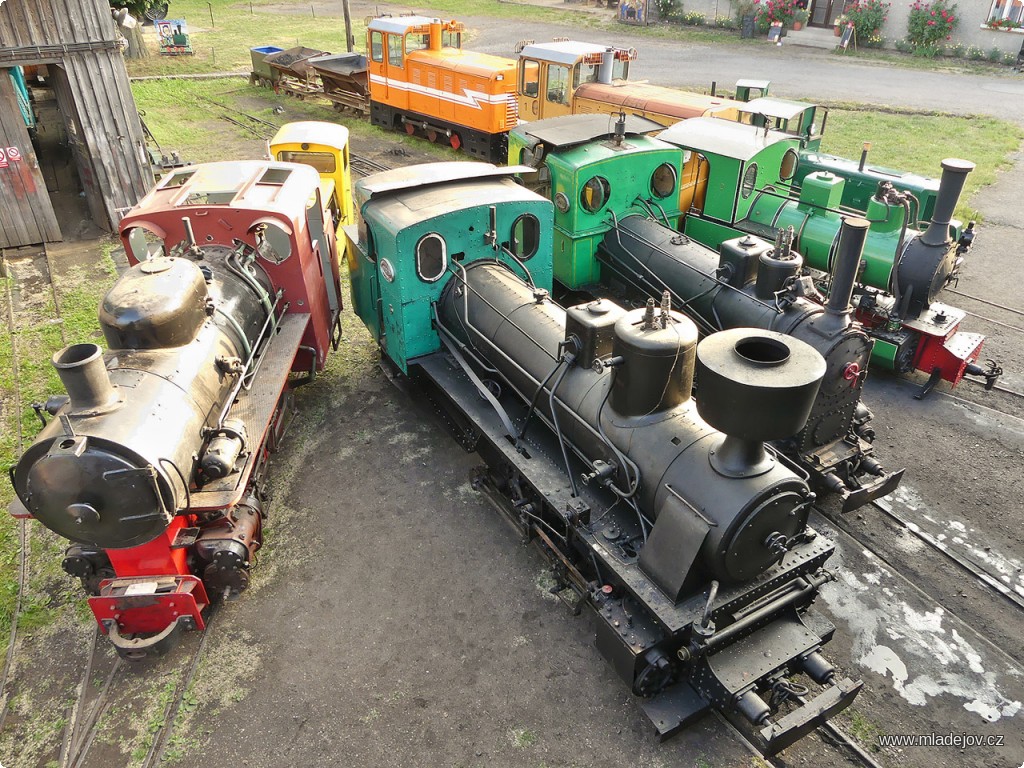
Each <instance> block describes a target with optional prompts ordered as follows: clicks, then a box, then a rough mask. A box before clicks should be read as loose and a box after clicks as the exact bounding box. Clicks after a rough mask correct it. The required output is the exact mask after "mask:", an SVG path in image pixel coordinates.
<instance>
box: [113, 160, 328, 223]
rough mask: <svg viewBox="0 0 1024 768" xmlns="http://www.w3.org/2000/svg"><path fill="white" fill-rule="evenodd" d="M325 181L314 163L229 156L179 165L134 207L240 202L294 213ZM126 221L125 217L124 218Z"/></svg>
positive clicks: (302, 208)
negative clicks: (197, 163) (220, 160)
mask: <svg viewBox="0 0 1024 768" xmlns="http://www.w3.org/2000/svg"><path fill="white" fill-rule="evenodd" d="M319 186H320V175H319V174H318V173H317V172H316V171H315V170H314V169H313V168H311V167H310V166H308V165H298V164H296V163H280V162H276V161H270V162H268V161H236V162H231V161H225V162H219V163H202V164H200V165H190V166H187V167H185V168H179V169H177V170H175V171H172V172H171V173H169V174H167V175H166V176H164V177H163V178H162V179H161V180H160V181H159V182H158V183H157V185H156V187H154V188H153V189H152V190H151V191H150V192H149V193H148V194H147V195H146V196H145V197H144V198H143V199H142V200H141V201H140V202H139V204H138V205H137V206H136V207H135V208H133V209H132V210H131V211H129V212H128V215H127V216H126V217H125V221H127V220H128V219H130V218H132V217H133V216H134V215H135V214H137V213H139V212H140V211H145V212H150V211H153V210H156V209H169V208H170V209H183V212H184V210H187V209H189V208H193V207H203V206H215V205H216V206H234V207H242V208H253V209H256V210H275V211H279V212H281V213H285V214H286V215H287V216H289V217H292V216H293V215H294V214H295V211H296V209H298V210H300V211H302V212H304V211H305V208H306V201H308V200H309V198H310V195H312V194H313V193H314V192H315V191H316V190H317V189H318V188H319ZM122 224H123V222H122Z"/></svg>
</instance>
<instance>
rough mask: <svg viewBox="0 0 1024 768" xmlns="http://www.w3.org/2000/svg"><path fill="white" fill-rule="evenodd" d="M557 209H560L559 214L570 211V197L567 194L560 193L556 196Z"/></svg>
mask: <svg viewBox="0 0 1024 768" xmlns="http://www.w3.org/2000/svg"><path fill="white" fill-rule="evenodd" d="M555 208H557V209H558V212H559V213H565V212H566V211H568V210H569V196H568V195H566V194H565V192H559V193H558V194H557V195H555Z"/></svg>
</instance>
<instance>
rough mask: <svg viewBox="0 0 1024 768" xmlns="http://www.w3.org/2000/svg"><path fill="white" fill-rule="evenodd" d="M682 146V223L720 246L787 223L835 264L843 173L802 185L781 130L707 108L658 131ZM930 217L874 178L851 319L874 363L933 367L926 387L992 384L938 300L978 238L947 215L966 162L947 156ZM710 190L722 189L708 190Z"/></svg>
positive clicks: (808, 251) (821, 262) (798, 246)
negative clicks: (976, 380)
mask: <svg viewBox="0 0 1024 768" xmlns="http://www.w3.org/2000/svg"><path fill="white" fill-rule="evenodd" d="M658 137H659V138H660V139H662V140H663V141H667V142H668V143H670V144H673V145H675V146H677V147H679V148H680V149H681V150H683V154H684V156H685V158H686V162H685V164H684V168H683V178H684V184H683V185H682V199H681V208H682V210H683V211H684V213H685V218H684V220H683V222H682V225H681V227H680V228H681V229H682V231H683V232H684V233H685V234H686V235H688V236H689V237H692V238H693V239H695V240H697V241H699V242H701V243H704V244H705V245H709V246H711V247H713V248H717V247H718V246H719V245H721V243H722V242H723V241H725V240H728V239H730V238H732V237H736V236H739V235H743V234H747V233H749V234H754V235H758V236H762V237H765V238H768V239H772V238H774V236H775V233H776V231H777V230H779V229H785V228H787V227H793V229H794V232H795V237H794V240H793V249H794V250H796V251H797V252H798V253H800V254H801V255H802V256H803V258H804V262H805V266H806V267H808V268H809V269H813V270H817V271H819V272H822V273H825V275H826V276H827V275H828V273H829V272H831V269H832V265H833V262H834V260H835V254H836V241H837V239H838V236H839V230H840V226H841V222H842V217H843V216H844V215H847V214H848V213H849V212H848V211H846V210H844V209H842V208H841V207H840V204H841V202H842V200H843V199H844V197H845V196H846V193H845V190H846V185H847V181H846V180H845V179H844V178H841V177H839V176H837V175H834V174H832V173H827V172H815V173H811V174H808V175H807V176H806V177H805V178H804V179H803V182H802V186H801V187H800V190H799V192H797V191H795V190H794V189H793V188H792V184H793V179H794V177H795V175H796V174H797V168H798V157H797V149H798V148H797V147H796V146H795V145H794V143H793V141H792V139H790V138H789V137H786V136H783V135H780V134H776V133H773V132H764V131H757V130H756V129H753V128H751V127H749V126H743V125H739V124H736V123H733V124H728V125H724V126H723V125H722V124H721V123H716V122H715V121H711V120H708V119H706V118H696V119H694V120H687V121H686V122H683V123H679V124H677V125H674V126H672V127H671V128H669V129H667V130H665V131H663V132H661V133H660V134H658ZM942 165H943V170H942V178H941V179H940V181H939V189H938V192H937V193H936V195H935V201H934V206H933V209H932V215H931V219H930V221H929V222H928V224H927V227H926V228H925V229H924V230H923V231H922V230H920V229H919V228H918V219H919V217H920V215H921V214H920V209H921V205H920V204H921V201H920V200H917V199H916V198H915V197H914V196H913V194H912V193H910V192H908V191H899V190H897V189H895V188H894V187H893V186H892V185H891V184H890V183H883V184H880V185H879V187H878V189H877V191H876V193H875V195H874V196H873V197H872V198H871V199H870V200H869V201H868V203H867V206H866V210H865V212H864V218H866V219H867V220H868V221H869V222H870V224H871V227H870V229H869V232H868V236H867V240H866V242H865V245H864V253H863V255H862V265H861V268H860V269H859V270H858V274H857V287H856V290H855V295H854V306H855V307H856V311H857V318H858V320H860V321H861V322H862V323H863V324H864V325H865V327H866V329H867V330H868V332H869V333H870V334H871V336H872V337H873V338H874V339H875V347H874V350H873V353H872V354H873V357H872V359H873V362H874V363H875V365H876V366H879V367H882V368H888V369H890V370H894V371H896V372H898V373H909V372H912V371H914V370H919V371H923V372H924V373H926V374H928V375H929V376H930V378H929V381H928V382H927V384H925V386H924V388H923V390H922V393H926V392H927V391H928V390H930V389H931V388H932V387H934V386H935V384H937V383H938V382H939V381H941V380H945V381H948V382H950V383H951V384H952V385H954V386H955V385H956V384H957V383H959V382H960V380H961V379H962V378H963V377H964V376H965V375H971V376H980V377H983V378H985V379H986V382H987V384H988V385H989V386H991V385H992V384H994V382H995V380H996V378H997V377H998V376H999V374H1000V373H1001V371H1000V370H999V368H998V366H996V365H995V364H994V363H992V364H991V365H990V366H989V367H988V368H984V367H982V366H981V365H979V364H978V362H977V361H978V358H979V356H980V354H981V349H982V345H983V343H984V336H982V335H980V334H976V333H967V332H965V331H962V330H960V324H961V323H962V322H963V320H964V318H965V317H966V314H967V313H966V312H964V311H963V310H960V309H957V308H955V307H952V306H949V305H947V304H945V303H942V302H940V301H939V300H938V299H939V296H940V292H941V290H942V288H944V287H945V286H946V285H947V284H949V282H951V281H953V280H955V279H956V277H957V274H958V270H959V269H960V266H961V265H962V263H963V260H964V256H965V254H966V253H967V251H968V249H969V248H970V245H971V243H972V242H973V238H974V227H973V223H971V224H968V226H967V227H966V229H964V228H962V227H961V225H960V223H959V222H957V221H954V220H953V210H954V209H955V208H956V204H957V201H958V199H959V197H960V193H961V191H962V190H963V187H964V183H965V180H966V177H967V175H968V174H969V173H970V172H971V170H973V168H974V164H973V163H970V162H967V161H965V160H955V159H950V160H945V161H943V164H942ZM709 190H719V191H726V192H727V193H726V194H714V195H712V194H709Z"/></svg>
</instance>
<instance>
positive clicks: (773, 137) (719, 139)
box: [658, 117, 799, 161]
mask: <svg viewBox="0 0 1024 768" xmlns="http://www.w3.org/2000/svg"><path fill="white" fill-rule="evenodd" d="M658 138H659V139H661V140H662V141H667V142H668V143H669V144H675V145H676V146H677V147H684V148H686V149H694V150H698V151H703V152H712V153H714V154H716V155H721V156H723V157H733V158H736V159H737V160H743V161H747V160H749V159H750V158H752V157H754V155H756V154H758V153H759V152H760V151H761V150H763V149H765V148H766V147H770V146H772V145H773V144H778V143H779V142H788V143H790V144H798V143H799V140H798V139H796V138H795V137H793V136H790V135H789V134H788V133H782V132H781V131H772V130H769V131H765V129H764V128H758V127H757V126H753V125H744V124H742V123H733V122H730V121H729V120H722V119H720V118H717V117H694V118H691V119H689V120H683V121H682V122H680V123H676V124H675V125H673V126H671V127H669V128H666V129H665V130H664V131H662V132H661V133H659V134H658Z"/></svg>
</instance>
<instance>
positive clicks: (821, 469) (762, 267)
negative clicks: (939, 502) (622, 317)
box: [600, 215, 903, 512]
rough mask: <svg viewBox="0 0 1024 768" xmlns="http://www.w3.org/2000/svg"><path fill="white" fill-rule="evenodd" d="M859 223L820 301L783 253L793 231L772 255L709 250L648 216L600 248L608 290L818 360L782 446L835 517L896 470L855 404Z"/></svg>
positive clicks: (735, 248)
mask: <svg viewBox="0 0 1024 768" xmlns="http://www.w3.org/2000/svg"><path fill="white" fill-rule="evenodd" d="M867 229H868V222H867V221H865V220H863V219H854V218H848V219H846V220H845V221H844V223H843V229H842V234H841V235H840V238H839V243H838V248H837V256H836V261H835V264H834V265H833V279H832V285H831V293H830V295H829V297H828V300H827V301H824V300H823V299H822V297H821V296H820V295H819V294H818V292H817V290H816V289H815V288H814V286H813V284H812V282H811V280H810V278H807V277H801V272H802V268H803V259H802V257H801V256H800V254H798V253H796V252H795V251H793V250H792V249H791V247H790V246H791V244H792V230H789V231H785V230H783V231H780V232H779V235H778V237H777V238H776V241H775V244H774V247H773V246H772V245H771V244H769V243H767V242H765V241H763V240H761V239H760V238H755V237H751V236H750V235H746V236H744V237H740V238H734V239H732V240H727V241H725V242H723V243H722V245H721V247H720V251H719V253H716V252H715V251H712V250H710V249H709V248H706V247H704V246H702V245H700V244H698V243H695V242H693V241H692V240H689V239H688V238H685V237H680V236H679V234H678V233H677V232H675V231H674V230H672V229H670V228H668V227H665V226H664V225H662V224H659V223H658V222H657V221H653V220H651V219H650V218H648V217H647V216H640V215H632V216H627V217H625V218H623V219H620V220H619V222H618V226H617V227H616V229H615V231H614V233H613V234H612V235H609V236H607V237H605V239H604V240H603V241H602V244H601V251H600V258H601V260H602V262H603V263H604V264H605V265H606V267H607V270H608V273H609V274H608V280H609V282H621V283H623V284H626V285H629V286H631V287H633V288H634V289H635V290H639V291H640V292H641V293H643V294H652V293H656V292H657V291H659V290H666V291H668V292H669V293H670V295H671V296H672V299H673V303H674V305H675V306H679V307H684V308H685V310H686V312H687V313H689V314H690V315H691V316H692V317H695V318H697V319H698V321H700V322H701V324H702V325H703V327H705V328H707V329H708V330H710V331H712V332H713V331H717V330H721V329H726V328H736V327H743V326H750V327H756V328H764V329H766V330H772V331H777V332H779V333H784V334H787V335H790V336H792V337H793V338H796V339H800V340H801V341H804V342H806V343H807V344H809V345H810V346H811V347H813V348H814V349H816V350H817V351H818V352H819V353H820V354H821V355H822V357H823V358H824V359H825V362H826V373H825V377H824V380H823V382H822V386H821V388H820V390H819V391H818V395H817V397H816V398H815V400H814V405H813V407H812V409H811V412H810V415H809V417H808V419H807V420H806V423H805V424H803V425H802V427H801V428H800V429H799V431H797V432H795V433H793V434H792V435H790V436H786V439H785V441H784V446H785V448H786V449H787V452H788V453H790V454H791V455H795V456H798V457H799V458H800V460H801V463H802V464H803V466H805V467H808V470H809V472H811V474H812V476H813V477H814V479H815V481H816V483H817V484H818V485H819V486H822V487H824V488H825V489H827V490H828V491H831V492H834V493H837V494H839V495H840V496H841V497H842V498H843V511H844V512H846V511H849V510H852V509H855V508H857V507H859V506H862V505H864V504H866V503H867V502H869V501H871V500H872V499H876V498H878V497H880V496H884V495H886V494H888V493H891V492H892V491H893V490H895V488H896V487H897V486H898V485H899V483H900V480H901V478H902V476H903V470H899V471H898V472H887V471H886V470H885V469H884V468H883V467H882V465H881V463H879V461H878V460H877V459H876V458H875V457H874V451H873V448H872V445H871V440H872V439H873V438H874V431H873V429H872V428H871V427H870V426H869V422H870V420H871V413H870V411H869V410H868V409H867V406H865V405H864V403H863V402H862V401H861V397H862V393H863V389H864V381H865V378H866V376H867V372H868V363H869V360H870V357H871V347H872V340H871V339H870V338H869V337H868V335H867V334H866V333H865V332H864V329H863V327H862V326H861V325H860V324H859V323H857V322H855V321H854V319H853V312H852V307H851V305H850V298H851V296H852V294H853V288H854V281H855V279H856V274H857V267H858V265H859V264H860V255H861V252H862V250H863V246H864V239H865V236H866V234H867Z"/></svg>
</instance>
